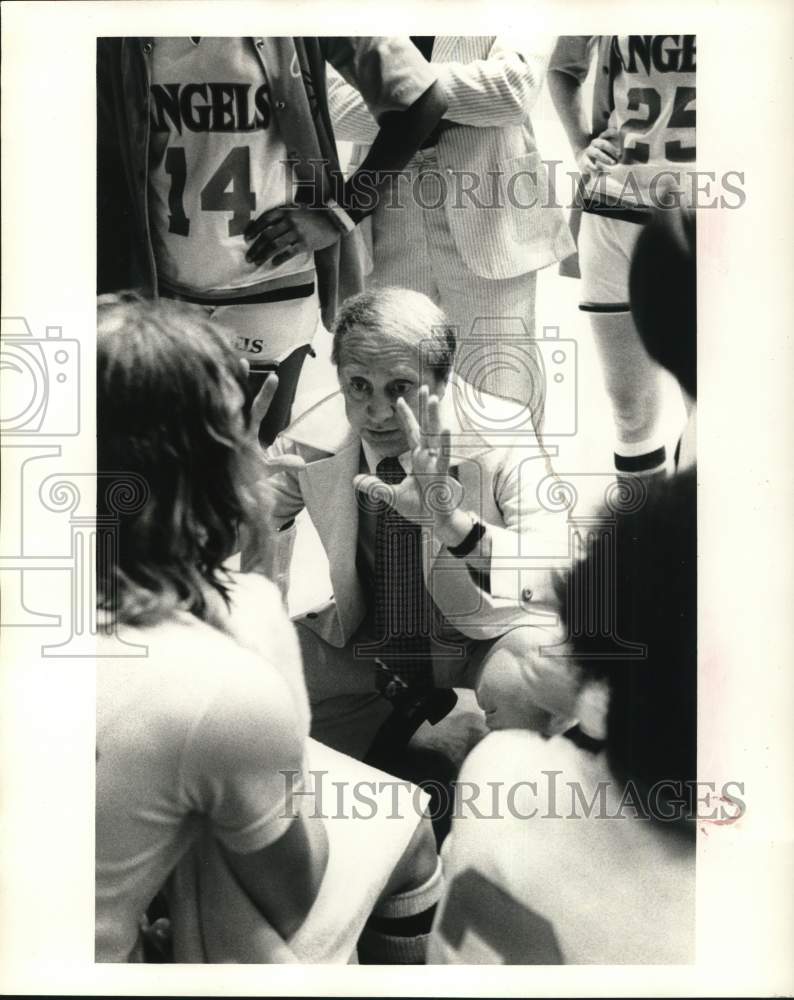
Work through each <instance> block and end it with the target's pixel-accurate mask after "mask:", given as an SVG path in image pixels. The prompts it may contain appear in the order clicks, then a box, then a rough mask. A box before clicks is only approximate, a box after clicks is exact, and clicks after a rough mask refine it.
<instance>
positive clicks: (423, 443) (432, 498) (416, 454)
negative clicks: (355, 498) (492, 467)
mask: <svg viewBox="0 0 794 1000" xmlns="http://www.w3.org/2000/svg"><path fill="white" fill-rule="evenodd" d="M395 412H396V415H397V419H398V421H399V422H400V426H401V427H402V430H403V432H404V433H405V437H406V439H407V440H408V443H409V445H410V448H411V473H410V474H409V475H407V476H406V477H405V479H404V480H403V481H402V482H401V483H399V484H397V485H391V486H389V487H388V489H385V488H384V484H383V482H382V481H381V480H380V479H379V478H378V477H377V476H367V475H360V476H356V478H355V479H354V480H353V485H354V486H355V488H356V489H357V490H360V491H361V492H364V493H367V494H368V495H369V496H370V498H371V499H378V498H379V499H382V500H386V502H387V503H389V505H390V506H391V507H392V508H393V509H394V510H396V511H397V513H398V514H401V515H402V516H403V517H404V518H406V519H407V520H409V521H414V522H424V523H427V521H428V520H429V519H430V518H432V521H433V527H434V529H435V530H436V531H437V532H438V533H439V538H440V539H441V541H443V542H444V543H445V544H446V545H457V544H458V543H459V542H460V541H462V539H463V538H465V537H466V535H467V534H468V532H469V530H470V529H471V524H472V521H471V516H470V515H468V514H465V513H464V512H463V511H461V510H460V503H461V499H462V496H463V490H462V487H461V485H460V483H459V482H458V481H457V479H455V478H454V477H453V476H451V475H450V474H449V460H450V451H451V434H450V432H449V430H447V429H446V428H442V426H441V416H440V409H439V399H438V396H435V395H431V394H430V390H429V389H428V387H427V386H424V385H423V386H421V387H420V389H419V416H420V419H419V420H417V418H416V417H415V416H414V414H413V412H412V411H411V409H410V407H409V406H408V404H407V403H406V402H405V400H404V399H398V400H397V403H396V406H395Z"/></svg>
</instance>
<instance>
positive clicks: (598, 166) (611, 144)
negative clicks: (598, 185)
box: [576, 128, 621, 174]
mask: <svg viewBox="0 0 794 1000" xmlns="http://www.w3.org/2000/svg"><path fill="white" fill-rule="evenodd" d="M615 140H617V141H615ZM619 143H620V132H619V130H618V129H616V128H607V129H604V131H603V132H602V133H601V134H600V135H597V136H596V137H595V138H594V139H592V140H591V141H590V144H589V145H588V146H586V147H585V148H584V149H583V150H582V151H581V152H580V153H578V154H577V156H576V165H577V166H578V167H579V170H580V172H581V173H583V174H597V173H609V170H610V168H611V167H614V166H615V164H616V163H617V162H618V161H619V160H620V155H621V154H620V144H619Z"/></svg>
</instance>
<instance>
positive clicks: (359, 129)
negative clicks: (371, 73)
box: [328, 66, 378, 145]
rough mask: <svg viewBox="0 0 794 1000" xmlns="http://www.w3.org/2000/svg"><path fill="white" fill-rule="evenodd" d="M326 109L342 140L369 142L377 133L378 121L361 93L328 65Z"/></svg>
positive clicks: (336, 133)
mask: <svg viewBox="0 0 794 1000" xmlns="http://www.w3.org/2000/svg"><path fill="white" fill-rule="evenodd" d="M328 110H329V111H330V112H331V121H332V122H333V124H334V133H335V135H336V138H337V139H340V140H341V141H342V142H359V143H366V144H367V145H369V144H370V143H372V142H374V141H375V137H376V136H377V134H378V123H377V122H376V121H375V119H374V118H373V117H372V115H371V114H370V112H369V108H367V105H366V104H365V103H364V101H363V99H362V97H361V94H359V92H358V91H357V90H356V88H355V87H351V86H350V84H349V83H347V82H346V81H345V80H343V79H342V77H341V76H340V75H339V74H338V73H337V72H336V70H335V69H334V68H333V67H332V66H329V67H328Z"/></svg>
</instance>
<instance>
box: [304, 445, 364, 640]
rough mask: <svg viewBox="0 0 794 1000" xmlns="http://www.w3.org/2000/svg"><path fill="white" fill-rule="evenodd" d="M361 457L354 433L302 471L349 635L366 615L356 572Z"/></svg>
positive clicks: (344, 630) (307, 501)
mask: <svg viewBox="0 0 794 1000" xmlns="http://www.w3.org/2000/svg"><path fill="white" fill-rule="evenodd" d="M360 456H361V442H360V440H359V438H358V436H357V435H355V434H353V433H352V432H351V434H350V435H349V436H348V437H347V438H346V440H345V442H344V443H343V445H342V447H341V448H340V450H339V451H337V452H336V453H335V454H333V455H329V456H328V458H320V459H317V460H315V461H313V462H310V463H309V464H308V465H307V466H306V469H305V471H304V472H303V473H301V476H302V477H303V478H304V484H303V498H304V501H305V503H306V509H307V511H308V512H309V516H310V517H311V519H312V523H313V524H314V526H315V528H316V529H317V533H318V535H319V536H320V540H321V541H322V543H323V546H324V548H325V551H326V553H327V554H328V564H329V568H330V574H331V585H332V587H333V591H334V594H335V595H336V602H337V612H338V614H339V619H340V623H341V625H342V630H343V632H344V634H345V635H347V636H349V635H351V634H352V632H353V630H354V629H355V627H356V625H357V624H358V622H359V621H360V620H361V617H362V615H363V601H362V596H361V588H360V586H359V583H358V575H357V572H356V549H357V546H358V503H357V501H356V496H355V492H354V490H353V477H354V476H355V475H356V474H357V473H358V471H359V462H360Z"/></svg>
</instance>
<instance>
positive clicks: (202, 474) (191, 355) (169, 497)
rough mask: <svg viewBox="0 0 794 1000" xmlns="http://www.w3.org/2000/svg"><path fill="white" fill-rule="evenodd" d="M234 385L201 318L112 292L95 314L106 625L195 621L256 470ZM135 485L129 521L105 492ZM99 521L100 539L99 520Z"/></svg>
mask: <svg viewBox="0 0 794 1000" xmlns="http://www.w3.org/2000/svg"><path fill="white" fill-rule="evenodd" d="M244 399H245V374H244V372H243V369H242V367H241V365H240V362H239V359H238V357H237V355H236V354H235V353H234V351H233V350H232V349H231V347H230V346H229V344H228V341H227V338H226V336H225V335H224V334H223V333H222V332H221V331H219V330H218V329H217V328H216V327H215V326H213V324H212V323H211V322H210V320H209V319H208V317H207V316H206V313H205V312H204V311H203V310H202V309H200V308H198V307H194V306H189V305H185V304H182V303H177V302H169V301H165V302H163V301H160V302H150V301H147V300H144V299H142V298H141V297H139V296H138V295H136V294H134V293H129V292H123V293H120V294H117V295H105V296H101V297H100V299H99V301H98V306H97V471H98V473H99V476H100V488H99V489H98V492H97V502H98V509H97V513H98V516H99V525H100V543H101V544H100V546H99V551H100V556H99V558H98V566H97V568H98V578H99V580H98V605H99V607H100V609H101V610H102V611H103V612H104V613H105V614H106V616H108V617H109V618H110V619H111V620H117V621H122V622H128V623H148V622H153V621H157V620H159V619H161V618H163V617H165V616H166V615H168V614H169V613H170V612H172V611H173V610H174V609H175V608H184V609H185V610H188V611H191V612H192V613H194V614H197V615H199V616H202V614H203V613H204V610H205V607H206V596H207V593H208V591H207V587H208V586H209V587H211V588H214V589H215V590H216V591H218V592H219V593H220V594H221V595H222V596H224V597H225V596H226V588H225V585H224V578H225V576H224V573H223V571H222V570H221V568H220V567H221V564H222V563H223V562H224V560H225V559H227V558H228V557H229V556H230V555H231V554H232V553H233V552H234V550H235V543H236V539H237V532H238V528H239V526H240V524H241V522H243V521H244V520H249V519H250V514H251V512H252V505H253V502H254V498H253V495H252V489H254V488H255V482H256V479H257V474H256V467H257V464H258V462H259V461H260V455H259V453H258V449H256V448H255V446H254V444H253V443H252V442H250V441H249V437H248V434H247V432H246V430H247V429H246V421H245V418H244V416H243V403H244ZM130 473H132V474H134V475H135V476H136V477H138V479H139V481H143V483H144V484H145V487H144V492H145V494H146V500H145V503H144V504H143V506H142V507H141V508H140V509H138V510H137V511H135V512H133V513H129V514H125V513H121V514H120V513H119V512H118V510H113V509H110V508H109V507H108V494H109V491H108V489H107V484H108V483H111V482H112V481H113V480H114V478H117V479H118V481H119V484H121V483H122V482H123V479H124V476H125V475H129V474H130ZM103 515H104V516H107V517H108V518H109V520H108V523H107V525H106V526H104V527H103V521H102V518H103Z"/></svg>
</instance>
